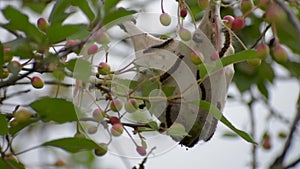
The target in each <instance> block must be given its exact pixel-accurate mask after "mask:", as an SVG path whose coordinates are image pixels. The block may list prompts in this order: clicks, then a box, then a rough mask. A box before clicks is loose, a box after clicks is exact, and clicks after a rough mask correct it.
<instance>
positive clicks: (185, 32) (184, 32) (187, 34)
mask: <svg viewBox="0 0 300 169" xmlns="http://www.w3.org/2000/svg"><path fill="white" fill-rule="evenodd" d="M179 36H180V38H181V39H182V40H184V41H189V40H191V38H192V34H191V32H190V31H189V30H187V29H185V28H180V30H179Z"/></svg>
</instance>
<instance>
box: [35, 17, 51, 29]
mask: <svg viewBox="0 0 300 169" xmlns="http://www.w3.org/2000/svg"><path fill="white" fill-rule="evenodd" d="M37 26H38V28H39V29H40V30H41V31H43V32H46V31H47V28H48V26H49V24H48V21H47V20H46V19H45V18H39V19H38V20H37Z"/></svg>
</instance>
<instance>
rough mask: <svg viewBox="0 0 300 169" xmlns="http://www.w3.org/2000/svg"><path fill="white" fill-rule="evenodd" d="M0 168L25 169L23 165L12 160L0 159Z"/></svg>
mask: <svg viewBox="0 0 300 169" xmlns="http://www.w3.org/2000/svg"><path fill="white" fill-rule="evenodd" d="M0 168H3V169H25V167H24V165H23V164H21V163H19V162H17V161H16V160H15V159H13V158H6V159H4V158H0Z"/></svg>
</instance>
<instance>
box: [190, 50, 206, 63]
mask: <svg viewBox="0 0 300 169" xmlns="http://www.w3.org/2000/svg"><path fill="white" fill-rule="evenodd" d="M190 59H191V61H192V62H193V63H194V64H195V65H199V64H201V63H202V62H203V60H204V57H203V54H202V53H201V52H197V51H194V50H193V51H192V52H191V56H190Z"/></svg>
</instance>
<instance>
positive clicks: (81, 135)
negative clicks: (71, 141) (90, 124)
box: [74, 132, 85, 138]
mask: <svg viewBox="0 0 300 169" xmlns="http://www.w3.org/2000/svg"><path fill="white" fill-rule="evenodd" d="M74 137H75V138H85V135H84V134H83V133H81V132H76V133H75V134H74Z"/></svg>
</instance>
